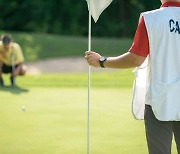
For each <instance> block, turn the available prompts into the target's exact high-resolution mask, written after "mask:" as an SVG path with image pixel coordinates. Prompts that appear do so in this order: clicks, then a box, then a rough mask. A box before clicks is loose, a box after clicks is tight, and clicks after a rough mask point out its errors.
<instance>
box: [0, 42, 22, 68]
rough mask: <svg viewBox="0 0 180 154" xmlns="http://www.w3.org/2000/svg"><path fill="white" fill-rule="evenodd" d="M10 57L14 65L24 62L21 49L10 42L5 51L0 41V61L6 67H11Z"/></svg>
mask: <svg viewBox="0 0 180 154" xmlns="http://www.w3.org/2000/svg"><path fill="white" fill-rule="evenodd" d="M12 55H13V59H14V64H16V65H17V64H19V63H21V62H24V56H23V53H22V50H21V47H20V46H19V45H18V44H17V43H14V42H11V44H10V48H9V50H5V49H4V46H3V43H2V41H0V60H1V61H2V62H3V63H4V64H6V65H8V66H11V65H12Z"/></svg>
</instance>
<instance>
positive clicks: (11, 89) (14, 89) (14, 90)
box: [0, 86, 29, 94]
mask: <svg viewBox="0 0 180 154" xmlns="http://www.w3.org/2000/svg"><path fill="white" fill-rule="evenodd" d="M0 91H7V92H11V93H13V94H20V93H26V92H29V90H28V89H25V88H22V87H19V86H15V87H12V86H1V87H0Z"/></svg>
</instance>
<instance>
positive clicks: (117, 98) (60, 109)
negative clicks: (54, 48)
mask: <svg viewBox="0 0 180 154" xmlns="http://www.w3.org/2000/svg"><path fill="white" fill-rule="evenodd" d="M130 73H131V71H127V72H122V73H120V74H121V79H120V78H119V79H117V80H116V82H117V83H118V82H119V80H124V82H125V76H126V75H127V76H130ZM115 74H116V73H114V74H113V75H112V76H111V75H109V76H108V77H109V78H108V80H109V83H108V80H107V83H106V84H105V83H103V84H104V85H105V87H103V88H101V87H100V80H101V76H104V77H105V76H107V75H108V73H107V74H104V75H103V73H102V74H93V76H92V78H93V80H92V81H94V82H95V81H96V82H95V83H98V84H95V83H94V84H92V85H93V86H92V89H91V106H90V120H91V126H90V151H91V153H92V154H132V153H133V154H147V148H146V141H145V132H144V124H143V121H137V120H134V118H133V116H132V114H131V107H130V106H131V93H132V90H131V88H130V87H129V85H128V84H127V85H124V84H123V85H124V86H122V88H121V87H116V88H112V87H111V86H110V82H112V81H113V80H114V78H116V77H115V76H116V75H117V74H119V72H117V74H116V75H115ZM57 76H58V75H54V76H53V75H51V76H50V77H49V76H48V75H43V76H40V77H34V78H32V80H31V81H30V80H29V79H30V77H29V76H26V77H24V78H20V79H19V80H18V82H19V84H22V85H23V86H20V87H19V88H14V89H13V88H10V87H6V88H0V97H1V101H0V105H1V107H0V132H1V137H0V153H1V154H50V153H51V154H86V147H87V88H86V85H81V86H80V87H78V86H76V85H74V86H72V87H70V86H69V85H68V86H66V85H64V86H62V85H61V86H59V87H58V86H55V84H54V86H53V83H52V86H50V85H51V80H50V78H53V79H55V78H56V81H58V82H63V81H65V82H66V80H68V78H67V77H66V79H64V77H65V75H64V77H62V79H61V75H59V78H58V77H57ZM62 76H63V74H62ZM66 76H70V75H66ZM71 76H73V79H71V80H72V83H74V82H73V80H75V81H76V80H77V79H78V78H79V77H80V76H82V74H79V75H78V74H71ZM84 76H85V78H86V74H84ZM37 78H42V79H43V81H44V83H46V82H48V84H45V86H43V85H41V84H40V85H38V84H37V85H38V86H33V83H34V81H33V80H37ZM80 79H81V78H80ZM98 80H99V82H98ZM126 81H127V82H130V81H131V79H129V78H126ZM26 82H28V84H27V85H29V86H24V85H25V83H26ZM36 82H37V81H36ZM53 82H54V81H53ZM6 83H7V82H6ZM112 83H113V82H112ZM113 84H115V80H114V83H113ZM30 85H31V86H30ZM22 106H26V111H23V110H22ZM173 153H174V154H175V153H176V152H175V148H174V147H173Z"/></svg>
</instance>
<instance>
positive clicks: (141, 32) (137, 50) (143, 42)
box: [129, 16, 149, 57]
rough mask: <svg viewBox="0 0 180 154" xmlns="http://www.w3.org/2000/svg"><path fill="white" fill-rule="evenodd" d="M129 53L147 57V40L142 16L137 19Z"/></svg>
mask: <svg viewBox="0 0 180 154" xmlns="http://www.w3.org/2000/svg"><path fill="white" fill-rule="evenodd" d="M129 52H131V53H134V54H136V55H139V56H143V57H147V56H148V54H149V40H148V34H147V30H146V26H145V22H144V17H143V16H141V17H140V19H139V23H138V27H137V29H136V33H135V36H134V41H133V43H132V45H131V47H130V49H129Z"/></svg>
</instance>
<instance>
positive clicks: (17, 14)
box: [0, 0, 160, 37]
mask: <svg viewBox="0 0 180 154" xmlns="http://www.w3.org/2000/svg"><path fill="white" fill-rule="evenodd" d="M159 6H160V1H159V0H151V1H144V0H129V1H127V0H113V2H112V4H111V6H110V7H108V8H107V9H106V11H104V13H103V14H102V15H101V17H100V19H99V21H98V24H93V31H92V33H93V35H94V36H113V37H120V36H126V37H129V36H133V35H134V32H135V29H136V26H137V22H138V18H139V14H140V13H141V12H143V11H146V10H151V9H155V8H158V7H159ZM0 10H1V13H0V18H1V21H0V29H3V30H8V31H9V30H10V31H26V32H27V31H29V32H43V33H57V34H64V35H83V36H84V35H87V33H88V28H87V26H88V9H87V4H86V1H85V0H81V1H79V0H36V1H32V0H8V1H7V0H6V1H5V0H0Z"/></svg>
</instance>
